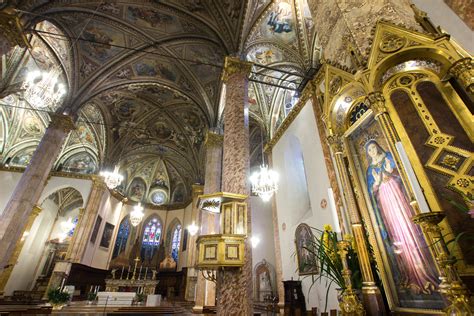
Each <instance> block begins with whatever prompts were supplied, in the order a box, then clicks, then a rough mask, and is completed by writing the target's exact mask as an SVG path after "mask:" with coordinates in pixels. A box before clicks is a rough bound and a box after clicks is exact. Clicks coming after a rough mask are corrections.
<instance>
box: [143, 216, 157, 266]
mask: <svg viewBox="0 0 474 316" xmlns="http://www.w3.org/2000/svg"><path fill="white" fill-rule="evenodd" d="M160 241H161V223H160V221H159V220H158V218H156V217H154V218H152V219H150V220H149V221H148V222H147V223H146V224H145V225H144V230H143V239H142V249H141V257H142V260H143V261H147V260H151V259H152V258H153V254H154V253H155V252H156V251H157V250H158V247H159V246H160Z"/></svg>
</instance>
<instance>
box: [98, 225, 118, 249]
mask: <svg viewBox="0 0 474 316" xmlns="http://www.w3.org/2000/svg"><path fill="white" fill-rule="evenodd" d="M114 228H115V225H112V224H110V223H105V227H104V232H103V233H102V239H101V240H100V246H101V247H104V248H109V246H110V240H111V239H112V235H113V234H114Z"/></svg>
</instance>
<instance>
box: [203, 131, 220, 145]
mask: <svg viewBox="0 0 474 316" xmlns="http://www.w3.org/2000/svg"><path fill="white" fill-rule="evenodd" d="M223 142H224V136H223V135H221V134H217V133H214V132H209V131H208V132H207V134H206V139H205V140H204V144H205V145H206V147H220V146H222V144H223Z"/></svg>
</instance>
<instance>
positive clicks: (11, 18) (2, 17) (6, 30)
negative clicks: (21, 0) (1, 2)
mask: <svg viewBox="0 0 474 316" xmlns="http://www.w3.org/2000/svg"><path fill="white" fill-rule="evenodd" d="M0 34H3V36H5V38H6V39H7V41H8V43H9V44H10V45H11V46H12V47H13V46H16V45H19V46H20V47H30V44H29V43H28V39H27V38H26V36H25V32H24V30H23V26H22V25H21V22H20V18H19V17H18V15H17V13H16V11H15V9H13V8H11V7H8V8H5V9H3V10H1V11H0Z"/></svg>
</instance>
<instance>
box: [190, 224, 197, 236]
mask: <svg viewBox="0 0 474 316" xmlns="http://www.w3.org/2000/svg"><path fill="white" fill-rule="evenodd" d="M198 230H199V226H197V225H196V223H194V221H193V223H192V224H191V225H188V232H189V234H190V235H191V236H194V235H196V234H197V232H198Z"/></svg>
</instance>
